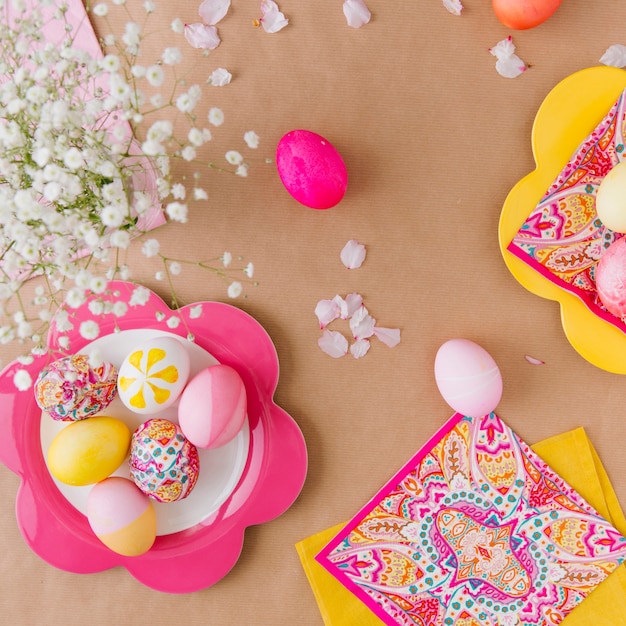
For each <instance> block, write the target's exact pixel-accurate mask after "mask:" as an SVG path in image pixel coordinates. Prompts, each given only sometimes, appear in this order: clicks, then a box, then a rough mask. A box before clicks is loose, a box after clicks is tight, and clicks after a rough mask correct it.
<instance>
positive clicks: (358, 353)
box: [350, 339, 370, 359]
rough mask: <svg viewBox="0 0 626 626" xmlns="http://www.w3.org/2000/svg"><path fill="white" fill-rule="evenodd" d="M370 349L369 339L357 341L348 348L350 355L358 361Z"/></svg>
mask: <svg viewBox="0 0 626 626" xmlns="http://www.w3.org/2000/svg"><path fill="white" fill-rule="evenodd" d="M369 349H370V342H369V339H359V340H358V341H355V342H354V343H353V344H352V345H351V346H350V353H351V354H352V356H353V357H354V358H355V359H360V358H361V357H363V356H365V355H366V354H367V351H368V350H369Z"/></svg>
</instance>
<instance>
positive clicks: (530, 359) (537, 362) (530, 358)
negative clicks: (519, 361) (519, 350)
mask: <svg viewBox="0 0 626 626" xmlns="http://www.w3.org/2000/svg"><path fill="white" fill-rule="evenodd" d="M524 358H525V359H526V360H527V361H528V362H529V363H530V364H531V365H545V364H546V362H545V361H542V360H541V359H536V358H535V357H534V356H530V354H526V355H524Z"/></svg>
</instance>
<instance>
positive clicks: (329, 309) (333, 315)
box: [315, 300, 340, 330]
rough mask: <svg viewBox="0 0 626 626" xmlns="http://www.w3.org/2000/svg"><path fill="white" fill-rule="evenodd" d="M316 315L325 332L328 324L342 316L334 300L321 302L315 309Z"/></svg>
mask: <svg viewBox="0 0 626 626" xmlns="http://www.w3.org/2000/svg"><path fill="white" fill-rule="evenodd" d="M315 315H317V319H318V321H319V323H320V328H321V329H322V330H324V328H326V326H328V324H330V323H331V322H332V321H333V320H336V319H337V318H338V317H339V315H340V309H339V306H338V305H337V303H336V302H335V301H334V300H320V301H319V302H318V303H317V306H316V307H315Z"/></svg>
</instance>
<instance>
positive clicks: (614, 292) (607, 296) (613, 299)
mask: <svg viewBox="0 0 626 626" xmlns="http://www.w3.org/2000/svg"><path fill="white" fill-rule="evenodd" d="M596 289H597V290H598V296H599V297H600V300H601V301H602V304H604V306H605V307H606V308H607V310H608V311H609V313H613V315H615V316H617V317H619V318H623V317H624V316H626V237H621V238H620V239H618V240H617V241H614V242H613V243H612V244H611V245H610V246H609V247H608V248H607V250H606V251H605V252H604V254H603V255H602V256H601V257H600V260H599V261H598V265H597V266H596Z"/></svg>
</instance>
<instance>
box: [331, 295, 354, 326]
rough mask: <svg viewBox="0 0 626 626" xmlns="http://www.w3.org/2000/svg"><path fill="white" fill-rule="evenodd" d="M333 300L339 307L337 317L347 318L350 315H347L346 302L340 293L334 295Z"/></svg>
mask: <svg viewBox="0 0 626 626" xmlns="http://www.w3.org/2000/svg"><path fill="white" fill-rule="evenodd" d="M333 302H334V303H335V304H336V305H337V306H338V307H339V317H340V318H341V319H342V320H347V319H348V317H350V316H349V315H348V303H347V302H346V301H345V300H344V299H343V298H342V297H341V296H340V295H336V296H335V297H334V298H333Z"/></svg>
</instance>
